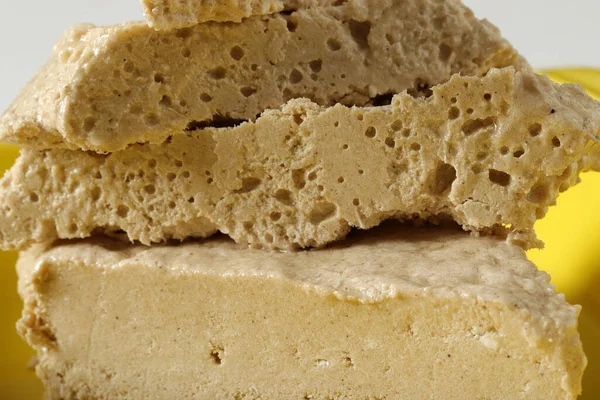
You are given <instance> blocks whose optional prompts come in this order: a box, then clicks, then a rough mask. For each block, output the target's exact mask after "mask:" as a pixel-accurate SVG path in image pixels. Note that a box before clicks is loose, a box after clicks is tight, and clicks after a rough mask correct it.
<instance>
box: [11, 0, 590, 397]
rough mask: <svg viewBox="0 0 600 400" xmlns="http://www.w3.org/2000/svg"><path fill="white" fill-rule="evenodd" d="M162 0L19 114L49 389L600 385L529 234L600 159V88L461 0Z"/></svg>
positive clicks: (444, 391) (514, 393)
mask: <svg viewBox="0 0 600 400" xmlns="http://www.w3.org/2000/svg"><path fill="white" fill-rule="evenodd" d="M143 3H144V5H145V7H146V15H147V18H148V23H149V25H148V24H146V23H126V24H122V25H117V26H110V27H94V26H91V25H80V26H77V27H74V28H72V29H71V30H69V31H68V32H67V33H66V34H65V35H64V36H63V38H62V39H61V40H60V41H59V43H58V44H57V45H56V46H55V49H54V51H53V54H52V56H51V58H50V60H49V61H48V63H47V64H46V65H45V66H44V67H43V68H42V69H41V70H40V72H38V74H37V75H36V76H35V77H34V79H33V80H32V81H31V82H30V83H29V84H28V86H27V87H26V88H25V89H24V90H23V92H22V93H21V95H20V96H19V97H18V98H17V99H16V100H15V102H14V103H13V104H12V105H11V107H10V108H9V109H8V110H7V111H6V112H5V113H4V115H3V116H2V117H0V139H2V140H4V141H7V142H10V143H15V144H19V145H21V146H24V149H23V150H22V152H21V156H20V158H19V159H18V160H17V162H16V164H15V165H14V167H13V168H12V169H11V170H10V171H8V172H7V174H6V175H5V176H4V178H2V180H0V188H1V190H0V248H4V249H14V250H20V251H23V253H22V256H21V260H20V262H19V266H18V271H19V275H20V293H21V295H22V297H23V298H24V300H25V311H24V315H23V319H22V320H21V321H20V323H19V330H20V332H21V334H22V335H23V336H24V337H25V338H26V339H27V341H28V342H29V343H30V344H31V345H32V346H33V347H34V348H35V349H36V350H38V353H39V356H40V361H39V364H38V366H37V373H38V375H39V376H40V378H41V379H42V380H43V382H44V383H45V385H46V387H47V389H48V396H49V397H50V398H57V399H58V398H60V399H63V398H67V399H70V398H73V399H86V398H102V399H104V398H107V399H108V398H207V399H209V398H210V399H212V398H233V399H241V398H262V399H278V398H305V399H309V398H314V399H317V398H318V399H321V398H323V399H324V398H335V399H338V398H339V399H342V398H344V399H354V398H357V399H358V398H361V399H363V398H369V399H375V398H430V397H434V398H439V397H444V398H465V397H468V398H557V399H558V398H561V399H562V398H575V397H576V396H577V395H578V394H579V393H580V392H581V377H582V373H583V370H584V368H585V364H586V361H585V356H584V355H583V352H582V349H581V342H580V340H579V335H578V333H577V315H578V309H577V308H576V307H572V306H570V305H568V304H567V303H566V302H565V300H564V298H563V296H562V295H558V294H556V293H555V292H554V289H553V288H552V287H551V286H550V285H549V284H548V277H547V276H546V275H545V274H542V273H539V272H537V270H536V269H535V267H534V266H533V265H532V264H530V263H529V262H527V261H526V258H525V254H524V252H523V250H522V248H530V247H536V246H537V247H539V246H541V245H542V243H541V242H540V241H539V240H538V239H537V238H536V237H535V232H534V230H533V226H534V223H535V221H536V220H537V219H539V218H542V217H543V216H544V214H545V213H546V211H547V208H548V207H549V206H551V205H553V204H554V203H555V202H556V198H557V196H558V193H559V192H561V191H564V190H567V189H568V188H569V187H570V186H572V185H573V184H575V183H577V182H578V179H579V178H578V177H579V174H580V172H581V171H584V170H588V169H597V170H600V144H599V141H600V140H599V138H598V132H599V131H600V105H599V103H597V102H595V101H594V100H592V99H591V98H589V96H587V95H586V94H585V92H584V91H583V90H582V89H581V88H580V87H577V86H573V85H563V86H560V85H556V84H554V83H552V82H550V81H549V80H548V79H547V78H544V77H541V76H538V75H536V74H535V73H533V72H532V71H531V70H530V68H529V66H528V64H527V62H526V61H524V59H523V58H522V57H521V56H519V54H518V53H517V52H516V51H515V50H514V49H513V48H512V47H511V46H510V45H509V44H508V43H507V42H506V41H505V40H504V39H502V37H501V36H500V34H499V32H498V30H497V29H496V28H495V27H493V26H492V25H491V24H490V23H488V22H487V21H480V20H478V19H477V18H475V17H474V15H473V13H472V12H471V11H470V10H469V9H467V8H466V7H465V6H464V5H462V4H461V3H460V2H459V1H457V0H441V1H419V0H401V1H392V0H348V1H325V0H320V1H279V0H277V1H244V0H240V1H228V2H224V1H220V0H208V1H207V0H188V1H178V0H163V1H143ZM154 28H156V29H158V30H155V29H154ZM179 28H182V29H179ZM390 219H393V220H399V221H402V222H405V223H406V225H405V226H401V225H399V224H398V223H392V224H389V225H387V226H386V227H385V228H376V229H375V230H369V231H364V232H361V233H360V234H357V233H354V234H351V235H353V236H352V237H351V238H349V239H346V240H344V241H341V242H339V243H333V242H336V241H340V240H342V239H344V238H345V237H346V235H348V234H349V233H350V231H351V229H352V228H358V229H361V230H367V229H370V228H374V227H376V226H377V225H379V224H381V223H382V222H384V221H386V220H390ZM422 221H428V222H430V223H433V224H442V225H446V224H448V223H451V224H458V225H460V226H461V227H462V228H463V230H465V231H470V232H471V233H472V235H469V233H467V232H462V231H460V230H459V229H444V228H440V227H437V228H436V227H430V228H428V229H419V228H415V227H414V226H413V227H412V228H410V227H409V226H412V225H414V224H415V223H421V222H422ZM218 232H221V233H223V234H225V235H227V236H228V237H226V236H219V237H217V238H209V237H210V236H212V235H214V234H216V233H218ZM480 235H483V236H487V237H478V236H480ZM193 238H208V239H205V240H203V241H196V242H190V243H186V244H177V243H175V242H173V239H175V240H178V241H183V240H188V239H193ZM80 239H84V240H80ZM231 239H233V241H232V240H231ZM127 241H129V242H134V243H127ZM234 241H235V242H237V244H236V243H234ZM249 247H254V248H255V249H249ZM310 248H318V249H313V250H311V249H310ZM273 250H297V251H292V252H289V253H279V252H275V251H273ZM567 267H568V266H567ZM274 382H275V383H274ZM507 382H511V384H510V385H507V384H506V383H507Z"/></svg>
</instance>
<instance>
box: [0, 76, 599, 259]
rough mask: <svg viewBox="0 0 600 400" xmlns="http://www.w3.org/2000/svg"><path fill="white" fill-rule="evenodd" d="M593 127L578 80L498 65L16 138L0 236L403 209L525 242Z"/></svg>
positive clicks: (375, 216) (292, 236) (256, 228)
mask: <svg viewBox="0 0 600 400" xmlns="http://www.w3.org/2000/svg"><path fill="white" fill-rule="evenodd" d="M599 129H600V105H599V103H597V102H596V101H594V100H593V99H591V98H590V97H589V96H587V95H586V93H585V92H584V91H583V89H581V87H579V86H575V85H563V86H560V85H557V84H555V83H552V82H551V81H550V80H549V79H548V78H546V77H541V76H538V75H536V74H534V73H529V72H528V73H515V71H514V69H512V68H507V69H504V70H492V71H490V73H489V74H488V75H487V76H486V77H484V78H475V77H460V76H454V77H453V78H452V79H451V80H450V81H449V82H448V83H446V84H444V85H440V86H438V87H435V88H433V95H432V96H431V97H429V98H414V97H412V96H410V95H408V94H406V93H404V94H401V95H398V96H395V97H394V99H393V101H392V104H391V105H390V106H382V107H370V108H348V107H344V106H342V105H336V106H334V107H331V108H322V107H319V106H317V105H315V104H314V103H311V102H310V101H308V100H293V101H291V102H290V103H289V104H287V105H286V106H285V107H284V108H283V109H282V110H271V111H268V112H265V113H264V114H263V115H262V116H261V117H260V118H258V120H257V121H256V122H255V123H244V124H242V125H240V126H237V127H233V128H219V129H215V128H206V129H200V130H197V131H192V132H187V133H186V134H174V135H173V136H172V137H171V138H170V139H169V140H167V141H166V142H164V143H162V144H159V145H147V144H146V145H133V146H130V147H129V148H127V149H126V150H123V151H120V152H115V153H112V154H109V155H99V154H97V153H93V152H83V151H73V150H65V149H52V150H43V151H42V150H40V151H38V150H32V149H24V150H22V153H21V156H20V158H19V159H18V160H17V162H16V164H15V166H14V167H13V168H12V169H11V170H10V171H9V172H8V173H7V174H6V175H5V176H4V177H3V179H2V180H1V181H0V188H1V190H0V247H2V248H4V249H23V248H25V247H27V246H29V245H31V244H33V243H36V242H38V243H39V242H47V241H53V240H55V239H58V238H62V239H73V238H84V237H88V236H90V235H92V234H94V233H95V232H103V233H110V232H117V231H124V232H125V233H126V234H127V236H128V237H129V239H130V240H135V241H141V242H142V243H144V244H150V243H153V242H163V241H165V240H168V239H186V238H188V237H206V236H209V235H211V234H213V233H215V232H216V231H218V230H219V231H221V232H223V233H226V234H228V235H230V236H231V237H232V238H234V239H235V240H236V241H237V242H238V243H248V244H251V245H253V246H258V247H267V248H268V247H271V248H279V249H289V248H298V247H302V248H304V247H319V246H323V245H325V244H327V243H329V242H332V241H335V240H338V239H341V238H343V237H344V236H345V235H346V234H347V233H348V232H349V231H350V228H351V227H357V228H362V229H368V228H371V227H374V226H376V225H378V224H380V223H381V222H382V221H384V220H386V219H392V218H395V219H400V220H407V219H412V218H414V217H419V218H423V219H429V220H436V219H438V218H439V217H443V218H447V217H450V218H452V219H453V220H454V221H456V222H458V223H459V224H460V225H462V226H463V227H464V228H465V229H468V230H472V231H484V232H485V231H491V230H495V229H496V228H500V227H502V226H505V227H506V228H507V229H508V230H509V232H510V239H511V241H513V242H515V241H516V242H519V243H520V244H521V245H522V246H524V247H531V246H536V245H539V243H537V242H536V240H535V234H534V233H533V227H534V223H535V221H536V219H538V218H542V217H543V216H544V215H545V213H546V211H547V208H548V206H550V205H553V204H554V203H555V200H556V198H557V196H558V194H559V192H560V191H564V190H566V189H567V188H569V187H570V186H571V185H573V184H575V183H577V182H578V179H579V173H580V172H581V171H582V170H586V169H589V168H590V167H591V166H592V165H593V162H594V161H595V160H598V158H599V157H600V143H598V142H597V139H596V137H595V136H594V135H595V134H596V133H597V132H598V130H599Z"/></svg>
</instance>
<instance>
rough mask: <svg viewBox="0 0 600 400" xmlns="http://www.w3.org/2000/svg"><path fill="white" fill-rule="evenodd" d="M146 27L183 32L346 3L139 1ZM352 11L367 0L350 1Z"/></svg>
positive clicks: (305, 0)
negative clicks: (212, 23) (204, 25)
mask: <svg viewBox="0 0 600 400" xmlns="http://www.w3.org/2000/svg"><path fill="white" fill-rule="evenodd" d="M141 1H142V5H143V6H144V15H145V16H146V21H148V24H149V25H150V26H151V27H153V28H154V29H157V30H169V29H177V28H185V27H188V26H193V25H197V24H200V23H203V22H208V21H219V22H227V21H232V22H240V21H241V20H242V19H244V18H248V17H251V16H253V15H267V14H273V13H276V12H279V11H283V10H288V11H290V10H298V9H301V8H311V7H317V6H321V7H323V6H332V5H336V4H343V3H344V2H346V1H347V0H141ZM350 1H351V2H352V3H354V4H355V5H354V6H355V7H365V6H368V3H369V1H370V0H350Z"/></svg>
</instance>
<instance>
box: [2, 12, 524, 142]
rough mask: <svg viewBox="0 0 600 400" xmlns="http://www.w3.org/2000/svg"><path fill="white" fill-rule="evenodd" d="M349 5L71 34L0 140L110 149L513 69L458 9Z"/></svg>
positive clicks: (500, 45) (516, 60)
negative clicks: (276, 111)
mask: <svg viewBox="0 0 600 400" xmlns="http://www.w3.org/2000/svg"><path fill="white" fill-rule="evenodd" d="M352 4H354V3H352V2H350V3H346V4H344V5H342V6H337V7H324V8H313V9H307V10H300V11H297V12H294V13H292V14H291V15H280V14H277V15H272V16H265V17H255V18H250V19H246V20H244V22H243V23H240V24H234V23H206V24H201V25H197V26H194V27H192V28H186V29H183V30H178V31H171V32H156V31H154V30H153V29H151V28H149V27H148V26H146V24H143V23H142V24H131V23H129V24H124V25H117V26H110V27H93V26H90V25H82V26H78V27H76V28H74V29H72V30H70V31H69V32H68V33H67V34H66V35H65V36H64V37H63V39H62V40H61V41H60V42H59V44H58V45H57V46H56V47H55V49H54V53H53V55H52V57H51V59H50V61H49V62H48V63H47V65H46V66H45V67H44V68H43V69H42V70H41V71H40V72H39V73H38V74H37V75H36V77H35V78H34V79H33V80H32V81H31V82H30V84H29V85H28V86H27V87H26V88H25V89H24V91H23V92H22V93H21V94H20V95H19V97H18V98H17V99H16V100H15V101H14V103H13V104H12V105H11V106H10V108H9V109H8V110H7V112H6V113H5V114H4V115H3V116H2V117H1V118H0V139H1V140H4V141H7V142H10V143H16V144H20V145H24V146H28V147H37V148H48V147H68V148H71V149H83V150H93V151H97V152H110V151H116V150H120V149H123V148H125V147H127V146H128V145H129V144H133V143H138V142H152V143H160V142H162V141H164V139H166V137H167V136H169V135H171V134H172V132H173V131H177V130H179V131H183V130H184V129H185V128H186V127H188V126H198V124H208V123H212V124H219V123H223V119H225V120H227V119H234V120H238V119H242V120H248V119H251V120H253V119H255V118H256V116H257V115H258V114H260V113H262V112H263V111H264V110H266V109H269V108H279V107H281V106H282V105H283V104H284V103H285V102H286V101H288V100H290V99H292V98H298V97H307V98H310V99H311V100H313V101H314V102H316V103H317V104H320V105H333V104H334V103H342V104H346V105H359V106H362V105H368V104H373V103H375V104H378V103H380V102H385V101H386V100H387V101H389V98H390V97H391V93H399V92H401V91H403V90H405V89H411V90H412V91H414V92H415V93H417V92H419V91H421V92H427V90H428V85H433V84H437V83H441V82H446V81H447V80H448V79H449V78H450V76H451V75H452V74H453V73H457V72H460V73H461V74H463V75H483V74H485V73H486V72H487V71H488V70H489V69H490V68H491V67H496V66H497V67H502V66H508V65H513V64H514V65H522V59H521V58H520V57H519V56H518V55H517V53H516V52H515V51H514V49H513V48H512V47H511V46H510V45H509V44H508V43H507V42H506V41H505V40H504V39H502V38H501V36H500V34H499V32H498V30H497V29H496V28H495V27H493V26H492V25H491V24H489V23H487V22H486V21H480V20H478V19H476V18H475V17H474V16H473V14H472V12H471V11H470V10H468V9H467V8H466V7H464V6H462V5H461V4H460V3H456V2H454V1H444V2H439V1H435V2H423V1H421V0H401V1H394V2H389V1H383V0H376V1H372V2H369V4H368V5H369V6H368V7H362V8H358V7H353V6H352Z"/></svg>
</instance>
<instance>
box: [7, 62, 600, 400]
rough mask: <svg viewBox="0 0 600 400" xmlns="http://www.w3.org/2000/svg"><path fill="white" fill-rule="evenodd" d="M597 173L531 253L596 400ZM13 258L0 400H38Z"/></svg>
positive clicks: (597, 84) (10, 156)
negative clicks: (569, 329) (572, 312)
mask: <svg viewBox="0 0 600 400" xmlns="http://www.w3.org/2000/svg"><path fill="white" fill-rule="evenodd" d="M547 73H548V75H550V77H551V78H552V79H554V80H555V81H557V82H560V83H565V82H579V83H581V84H582V85H583V86H584V87H585V88H586V89H587V90H588V92H589V93H590V94H591V95H593V96H595V97H597V98H600V71H596V70H590V69H578V70H560V71H549V72H547ZM16 155H17V149H16V148H14V147H8V146H2V145H0V173H2V171H4V169H6V168H8V167H10V165H11V164H12V162H13V161H14V158H15V157H16ZM599 198H600V174H592V173H588V174H584V175H583V176H582V183H581V184H579V185H578V186H576V187H574V188H572V189H570V190H569V191H567V192H566V193H563V194H562V195H561V196H560V197H559V199H558V205H557V206H556V207H552V208H550V212H549V213H548V215H547V216H546V218H544V219H543V220H541V221H539V222H538V224H537V226H536V229H537V232H538V234H539V236H540V238H541V239H542V240H544V241H545V242H546V249H544V250H541V251H540V250H535V251H531V252H530V253H529V256H530V258H531V260H532V261H533V262H535V263H536V264H537V265H538V266H539V267H540V268H542V269H544V270H546V271H548V272H549V273H550V274H551V275H552V277H553V281H554V283H555V284H556V286H557V289H558V290H559V291H561V292H564V293H565V294H566V296H567V299H568V300H569V301H570V302H571V303H578V304H582V305H583V311H582V313H581V317H580V331H581V336H582V339H583V344H584V348H585V351H586V354H587V356H588V359H589V365H588V368H587V370H586V375H585V377H584V386H583V388H584V396H583V399H590V400H591V399H600V379H598V377H600V343H599V342H600V249H599V248H598V247H597V246H599V245H600V241H599V240H598V238H599V234H598V232H600V207H599V206H598V199H599ZM15 258H16V257H15V255H14V254H10V253H0V310H1V311H0V399H35V398H41V396H42V387H41V385H40V383H39V382H38V380H37V379H36V378H35V375H34V373H33V372H32V371H30V370H28V369H27V368H26V366H27V363H28V361H29V359H30V358H31V357H32V356H33V352H32V351H31V350H29V348H28V347H27V346H26V345H25V344H24V342H23V341H22V340H21V339H20V338H19V337H18V336H17V335H16V333H15V329H14V326H15V321H16V320H17V319H18V317H19V315H20V309H21V302H20V300H19V298H18V296H17V295H16V274H15V272H14V268H13V265H14V262H15Z"/></svg>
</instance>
